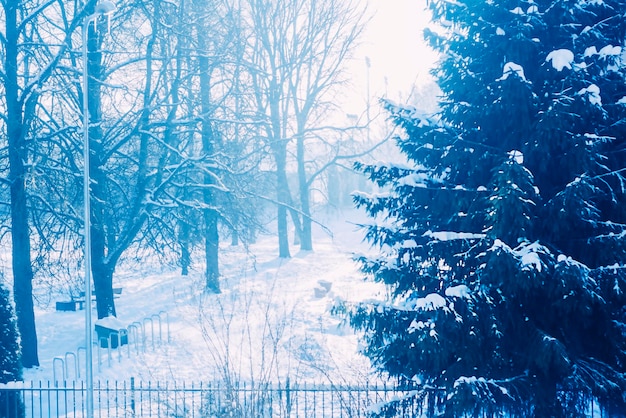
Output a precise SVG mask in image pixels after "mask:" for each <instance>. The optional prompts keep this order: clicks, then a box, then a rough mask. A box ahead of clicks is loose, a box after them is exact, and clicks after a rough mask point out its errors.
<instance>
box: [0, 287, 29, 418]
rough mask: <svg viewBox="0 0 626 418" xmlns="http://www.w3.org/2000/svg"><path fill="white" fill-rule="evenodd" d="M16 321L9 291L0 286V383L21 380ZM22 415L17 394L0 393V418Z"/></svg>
mask: <svg viewBox="0 0 626 418" xmlns="http://www.w3.org/2000/svg"><path fill="white" fill-rule="evenodd" d="M16 320H17V319H16V317H15V313H14V311H13V307H12V306H11V303H10V300H9V291H8V290H7V289H6V288H5V287H4V286H2V285H1V284H0V383H8V382H15V381H19V380H22V363H21V361H20V345H19V338H18V332H17V324H16ZM23 414H24V410H23V405H22V402H21V399H20V397H19V394H18V393H17V392H0V418H4V417H6V418H9V417H11V418H15V417H20V416H23Z"/></svg>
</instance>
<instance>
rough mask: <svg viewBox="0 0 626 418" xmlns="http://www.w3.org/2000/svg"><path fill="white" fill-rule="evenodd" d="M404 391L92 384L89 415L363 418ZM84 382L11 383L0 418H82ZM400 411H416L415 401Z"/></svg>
mask: <svg viewBox="0 0 626 418" xmlns="http://www.w3.org/2000/svg"><path fill="white" fill-rule="evenodd" d="M403 394H405V393H403V392H402V391H398V390H396V389H393V388H388V387H386V386H369V385H366V386H359V387H338V386H330V385H306V384H303V385H297V386H296V385H293V386H292V387H290V385H289V383H287V384H285V385H283V386H281V385H251V384H247V385H243V384H242V385H228V384H225V383H215V384H202V383H201V384H190V385H185V384H181V385H177V384H172V383H150V382H148V383H145V382H135V381H134V379H131V380H130V381H128V382H127V381H123V382H117V381H116V382H98V381H96V382H94V411H95V413H94V415H95V417H98V418H108V417H181V418H182V417H191V418H195V417H250V418H264V417H306V418H315V417H366V416H369V415H370V414H369V412H370V411H371V408H376V405H378V404H381V403H384V402H388V401H390V400H392V399H397V398H398V397H402V395H403ZM85 405H86V386H85V384H84V382H82V381H79V382H59V383H58V384H56V385H54V384H53V383H51V382H45V383H44V382H38V383H36V382H30V383H16V384H12V385H9V386H5V387H2V388H0V417H1V418H4V417H7V418H8V417H11V418H18V417H22V416H23V417H27V418H31V417H32V418H53V417H68V418H69V417H83V416H84V415H85ZM403 415H404V416H406V417H417V416H420V415H421V411H420V408H419V407H418V406H417V405H411V406H408V407H405V410H404V411H403Z"/></svg>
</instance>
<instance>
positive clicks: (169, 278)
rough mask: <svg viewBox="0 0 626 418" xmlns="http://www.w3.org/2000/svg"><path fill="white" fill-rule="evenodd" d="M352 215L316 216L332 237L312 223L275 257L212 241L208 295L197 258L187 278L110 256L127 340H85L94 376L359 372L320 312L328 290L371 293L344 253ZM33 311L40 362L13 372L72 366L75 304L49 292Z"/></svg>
mask: <svg viewBox="0 0 626 418" xmlns="http://www.w3.org/2000/svg"><path fill="white" fill-rule="evenodd" d="M362 216H363V215H361V214H358V213H357V212H355V211H347V212H334V213H333V214H332V216H331V215H330V214H328V213H325V214H323V215H319V216H318V219H320V220H321V221H322V223H323V224H324V225H325V226H327V227H328V228H329V229H330V230H331V231H332V236H331V235H329V234H328V233H327V232H326V231H324V230H323V229H322V228H320V227H319V226H316V227H315V233H314V249H315V250H314V251H313V252H299V251H298V249H297V247H292V258H290V259H279V258H278V257H277V239H276V238H275V237H268V236H265V237H260V239H259V240H258V243H256V244H253V245H251V246H250V247H249V249H248V250H246V249H244V248H243V247H242V246H239V247H229V246H224V247H223V248H222V249H221V260H222V265H221V271H222V275H223V277H222V278H221V286H222V293H221V294H219V295H214V294H205V293H203V292H202V285H203V283H202V274H201V270H202V266H197V270H199V271H195V272H192V273H191V274H190V275H189V276H187V277H183V276H181V275H180V273H179V271H177V270H176V269H175V268H172V267H169V266H162V265H156V263H151V262H150V261H145V262H142V263H141V264H140V265H137V266H133V267H132V268H130V267H128V266H126V267H125V266H122V267H121V268H119V269H118V271H117V273H116V276H115V277H116V279H115V280H116V284H115V285H116V286H121V287H122V288H123V291H122V294H121V295H120V297H119V298H118V299H117V300H116V308H117V313H118V319H119V321H121V323H123V324H125V325H126V326H129V325H130V328H129V331H130V336H129V337H130V341H131V343H130V344H128V345H124V346H122V347H121V349H116V350H111V351H110V352H109V351H107V349H99V348H96V347H95V346H94V356H95V358H96V359H98V358H99V359H100V360H99V361H98V360H95V363H94V380H100V381H105V380H128V379H129V378H130V377H134V378H135V379H137V380H142V381H153V382H154V381H170V382H171V381H175V382H199V381H205V382H207V381H216V380H222V379H225V378H228V379H237V380H238V381H251V380H252V381H257V382H258V381H265V382H281V381H282V382H284V381H285V379H286V378H287V377H289V378H290V380H291V381H300V382H319V383H329V382H332V383H334V384H342V383H347V382H350V383H359V382H364V381H365V380H366V379H367V378H368V377H371V376H372V370H371V368H370V366H369V362H368V361H367V359H365V358H364V357H362V356H361V355H359V354H358V342H357V338H356V336H355V335H354V334H353V332H352V330H351V329H350V328H349V327H348V326H347V325H346V326H342V325H341V324H340V322H341V321H340V318H337V317H334V316H332V315H331V313H330V309H331V307H332V306H333V304H334V303H335V302H336V300H337V299H338V298H341V299H345V300H356V299H362V298H368V297H371V296H373V295H375V294H377V293H378V292H380V291H381V289H380V288H379V287H377V285H374V284H371V283H367V282H364V281H363V280H362V275H361V274H360V273H359V272H358V269H357V265H356V264H355V263H354V262H353V261H352V254H353V253H354V252H361V251H366V250H367V248H368V247H367V245H366V244H364V243H362V242H361V240H362V237H363V233H362V231H358V229H357V228H356V227H355V225H354V222H357V219H356V218H357V217H358V218H361V217H362ZM335 217H336V218H335ZM320 282H321V283H320ZM324 282H326V283H324ZM328 284H330V289H329V290H328V291H327V290H326V288H324V286H323V285H326V287H327V288H328ZM36 317H37V333H38V338H39V356H40V362H41V366H40V367H39V368H37V369H32V370H27V371H26V372H25V375H24V378H25V380H27V381H29V380H32V381H40V380H43V381H48V380H54V379H56V380H62V379H63V378H65V379H67V380H73V379H75V378H77V377H78V376H77V374H80V376H84V366H83V365H82V364H83V362H84V346H85V336H84V320H85V318H84V311H77V312H57V311H56V310H55V306H54V300H52V303H50V305H49V306H47V307H40V308H38V309H37V311H36ZM95 319H96V318H95V310H94V321H95ZM142 328H143V333H144V334H145V339H144V338H143V337H142ZM168 330H169V332H168ZM94 338H95V335H94ZM79 347H83V348H79ZM55 359H56V360H55ZM76 359H77V360H76ZM64 366H65V369H66V371H65V373H64V371H63V367H64Z"/></svg>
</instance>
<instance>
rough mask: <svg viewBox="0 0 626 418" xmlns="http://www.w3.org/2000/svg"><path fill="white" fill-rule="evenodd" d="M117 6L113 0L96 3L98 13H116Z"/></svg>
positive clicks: (96, 12)
mask: <svg viewBox="0 0 626 418" xmlns="http://www.w3.org/2000/svg"><path fill="white" fill-rule="evenodd" d="M115 10H117V7H116V6H115V3H113V2H112V1H111V0H103V1H101V2H99V3H98V4H97V5H96V11H95V14H96V15H110V14H112V13H115Z"/></svg>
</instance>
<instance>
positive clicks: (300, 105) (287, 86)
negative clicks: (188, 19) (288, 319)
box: [247, 0, 365, 257]
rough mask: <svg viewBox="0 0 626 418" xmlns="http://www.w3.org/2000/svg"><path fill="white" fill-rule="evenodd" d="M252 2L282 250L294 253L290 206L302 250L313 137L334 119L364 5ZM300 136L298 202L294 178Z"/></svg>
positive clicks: (257, 81)
mask: <svg viewBox="0 0 626 418" xmlns="http://www.w3.org/2000/svg"><path fill="white" fill-rule="evenodd" d="M247 6H248V8H249V18H250V22H251V23H250V26H251V29H250V31H251V36H250V41H249V48H250V56H249V60H250V62H251V63H252V66H253V67H254V68H255V70H256V72H254V73H253V74H252V82H253V85H254V88H255V90H256V99H257V109H258V112H259V115H260V117H262V118H263V120H264V122H265V125H264V130H265V136H266V140H267V143H268V145H269V147H270V149H271V150H272V155H273V158H274V163H275V169H276V190H277V203H278V239H279V256H280V257H289V256H290V251H289V242H288V234H287V212H288V211H290V213H291V218H292V220H293V222H294V227H295V229H296V231H297V232H298V233H299V235H300V237H301V244H300V245H301V249H303V250H311V249H312V248H313V244H312V237H311V219H312V218H311V208H310V206H311V205H310V196H309V194H310V190H309V189H310V186H311V175H312V167H311V166H309V164H307V146H306V142H307V141H310V140H311V139H316V138H320V137H321V136H322V135H323V131H324V127H328V126H329V125H328V123H327V122H326V121H325V120H324V117H325V116H326V117H327V116H328V112H329V110H330V109H332V107H333V103H332V100H333V98H334V97H333V94H336V93H337V91H338V89H339V88H340V87H341V85H342V83H343V81H344V79H343V78H342V76H343V74H342V69H343V66H344V65H345V64H346V62H347V60H348V59H349V58H350V54H351V52H352V49H353V48H354V46H355V45H356V42H357V40H358V38H359V35H360V34H361V32H362V30H363V25H364V23H365V11H364V10H363V9H360V8H358V7H357V5H356V3H353V2H350V1H348V2H346V1H340V0H323V1H313V0H307V1H295V0H273V1H263V0H247ZM294 142H295V157H296V158H295V161H296V170H297V173H298V191H299V196H300V197H299V203H300V207H299V208H295V207H294V203H293V201H292V194H291V192H290V187H289V179H288V167H289V164H290V159H289V158H288V157H289V155H290V153H291V152H292V150H291V148H290V146H291V145H292V144H293V143H294Z"/></svg>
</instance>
